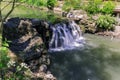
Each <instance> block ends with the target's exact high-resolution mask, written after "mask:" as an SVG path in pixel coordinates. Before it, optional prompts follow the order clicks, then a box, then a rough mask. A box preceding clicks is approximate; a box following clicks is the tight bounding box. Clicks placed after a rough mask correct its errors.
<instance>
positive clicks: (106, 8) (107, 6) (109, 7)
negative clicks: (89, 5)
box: [101, 1, 115, 14]
mask: <svg viewBox="0 0 120 80" xmlns="http://www.w3.org/2000/svg"><path fill="white" fill-rule="evenodd" d="M114 8H115V4H114V3H113V2H112V1H107V2H105V3H104V4H103V8H102V10H101V11H102V13H104V14H112V13H113V9H114Z"/></svg>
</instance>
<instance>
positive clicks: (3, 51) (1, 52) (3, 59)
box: [0, 44, 10, 69]
mask: <svg viewBox="0 0 120 80" xmlns="http://www.w3.org/2000/svg"><path fill="white" fill-rule="evenodd" d="M5 45H7V44H5ZM7 53H8V49H7V48H6V47H0V69H2V68H5V67H7V62H8V61H9V60H10V58H9V57H8V56H7Z"/></svg>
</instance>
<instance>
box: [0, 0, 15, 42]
mask: <svg viewBox="0 0 120 80" xmlns="http://www.w3.org/2000/svg"><path fill="white" fill-rule="evenodd" d="M3 2H4V0H0V22H1V25H0V34H1V35H2V41H4V40H5V39H4V36H3V28H4V27H3V23H4V22H5V21H6V19H7V18H8V16H9V15H10V14H11V13H12V12H13V10H14V8H15V3H16V0H10V1H8V3H7V4H6V5H5V6H3V7H2V3H3ZM11 4H12V6H11V9H10V10H9V11H8V13H7V14H6V15H5V16H4V17H3V14H2V11H3V10H4V9H5V8H6V7H7V6H8V5H11Z"/></svg>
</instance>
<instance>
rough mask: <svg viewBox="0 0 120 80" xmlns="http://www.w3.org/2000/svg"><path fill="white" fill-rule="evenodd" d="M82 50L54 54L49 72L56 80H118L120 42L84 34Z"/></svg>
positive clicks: (52, 54) (119, 78)
mask: <svg viewBox="0 0 120 80" xmlns="http://www.w3.org/2000/svg"><path fill="white" fill-rule="evenodd" d="M84 37H85V38H86V42H87V44H86V45H85V49H83V50H81V49H80V50H71V51H62V52H54V53H50V54H51V59H52V62H51V66H50V70H51V71H52V73H53V74H54V75H55V76H56V77H57V78H58V80H120V76H119V74H120V49H119V48H120V45H119V43H120V40H117V39H114V40H110V38H109V37H107V38H106V37H101V36H95V35H88V34H85V35H84Z"/></svg>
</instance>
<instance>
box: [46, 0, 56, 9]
mask: <svg viewBox="0 0 120 80" xmlns="http://www.w3.org/2000/svg"><path fill="white" fill-rule="evenodd" d="M56 3H57V0H47V7H48V9H50V10H53V8H54V6H55V4H56Z"/></svg>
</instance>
